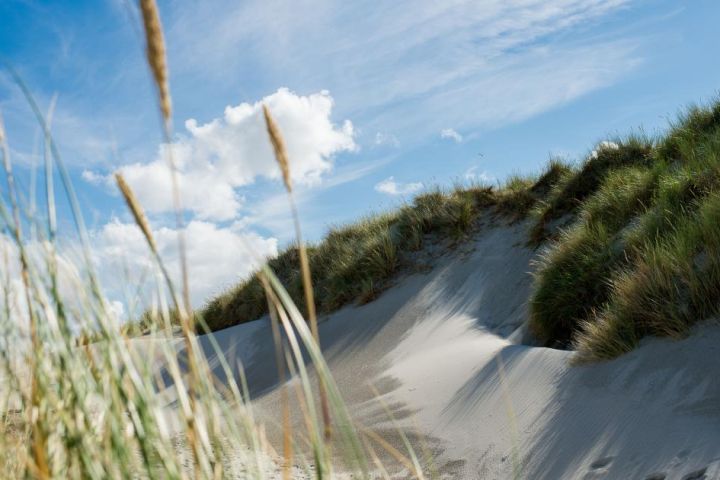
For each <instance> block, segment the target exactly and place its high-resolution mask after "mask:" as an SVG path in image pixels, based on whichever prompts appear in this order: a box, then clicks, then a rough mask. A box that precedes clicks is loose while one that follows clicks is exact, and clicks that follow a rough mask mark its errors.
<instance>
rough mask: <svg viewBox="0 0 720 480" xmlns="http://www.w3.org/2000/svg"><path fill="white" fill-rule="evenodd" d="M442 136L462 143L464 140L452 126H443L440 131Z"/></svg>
mask: <svg viewBox="0 0 720 480" xmlns="http://www.w3.org/2000/svg"><path fill="white" fill-rule="evenodd" d="M440 138H446V139H450V140H453V141H454V142H455V143H460V142H462V140H463V137H462V135H460V134H459V133H458V132H456V131H455V130H453V129H452V128H443V129H442V130H441V131H440Z"/></svg>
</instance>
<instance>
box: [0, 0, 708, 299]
mask: <svg viewBox="0 0 720 480" xmlns="http://www.w3.org/2000/svg"><path fill="white" fill-rule="evenodd" d="M159 3H160V9H161V15H162V19H163V23H164V26H165V30H166V41H167V44H168V61H169V66H170V86H171V90H172V97H173V105H174V112H173V122H174V127H175V128H174V130H175V135H176V136H175V137H174V139H173V146H172V147H171V148H173V149H176V150H173V151H177V153H176V155H178V156H179V157H180V161H181V164H182V167H181V170H182V174H183V176H182V179H183V181H184V183H183V194H184V196H185V205H186V206H187V207H188V210H187V212H186V220H187V221H188V222H189V226H188V237H189V242H190V243H191V246H190V249H191V251H190V254H189V258H190V261H191V274H192V276H193V279H194V282H195V288H194V292H195V293H194V295H193V298H194V301H195V303H197V304H200V303H202V301H203V299H204V298H206V297H207V296H208V295H210V294H213V293H216V292H218V291H220V290H222V288H223V287H226V286H228V285H230V284H231V283H233V282H234V281H235V280H237V278H239V277H241V276H243V275H245V274H247V272H248V271H250V269H252V268H253V266H254V265H255V264H256V261H257V258H256V256H257V255H265V254H271V253H273V252H274V251H275V249H276V248H281V247H282V246H283V245H285V244H287V242H288V241H290V240H291V238H292V230H291V226H292V225H291V222H290V218H289V216H288V211H287V208H286V206H287V203H286V199H285V197H284V194H283V189H282V185H281V183H280V182H279V178H278V173H277V170H276V168H275V165H274V163H273V162H272V159H271V158H270V150H269V146H268V145H267V139H266V138H265V136H264V132H263V130H262V128H261V126H262V125H261V123H260V122H259V115H258V112H259V105H260V102H262V101H265V102H266V103H268V105H270V106H271V108H272V109H273V111H274V112H276V116H277V117H278V122H279V123H280V126H281V128H282V129H283V131H284V132H285V134H286V137H287V139H286V140H287V143H288V145H289V148H290V153H291V162H292V163H293V168H294V172H293V173H294V176H295V178H296V180H297V181H296V183H297V194H298V200H299V206H300V211H301V214H302V219H303V225H304V228H305V233H306V236H307V237H308V238H310V239H312V240H316V239H318V238H320V237H321V236H322V235H323V233H324V232H325V231H326V230H327V228H328V227H329V226H331V225H335V224H339V223H343V222H347V221H351V220H353V219H355V218H358V217H359V216H361V215H363V214H366V213H369V212H373V211H378V210H383V209H387V208H390V207H392V206H395V205H398V204H400V203H402V202H403V201H406V200H407V199H409V198H411V196H412V194H413V193H414V192H416V191H421V190H422V188H427V187H428V186H431V185H434V184H441V185H448V184H450V183H452V182H453V181H457V180H462V179H465V178H467V177H473V176H474V178H484V179H487V180H488V181H492V182H495V181H498V180H502V178H504V177H505V176H506V175H508V174H509V173H512V172H528V173H530V172H534V171H537V170H539V169H540V168H541V167H542V165H543V163H544V162H545V161H546V160H547V159H548V157H549V156H550V155H559V156H563V157H565V158H566V159H568V160H575V161H576V160H581V159H582V157H583V156H584V155H586V154H587V152H589V151H590V150H591V149H592V147H593V145H594V144H595V143H597V142H598V141H601V140H604V139H607V138H611V137H613V136H615V135H618V134H620V135H622V134H625V133H629V132H630V131H632V130H633V129H636V130H637V129H639V128H643V129H644V130H645V131H646V132H647V133H649V134H657V133H660V132H662V130H663V129H664V128H666V127H667V125H668V122H669V121H670V120H672V119H673V118H674V117H675V116H676V114H677V113H678V111H680V109H681V108H682V107H683V106H686V105H688V104H690V103H693V102H696V103H697V102H707V101H710V100H712V99H713V98H714V97H715V95H716V93H717V88H718V85H719V80H720V65H719V64H718V62H717V61H715V60H714V58H713V47H714V46H715V45H718V44H719V43H720V42H719V41H720V31H718V29H717V27H716V21H717V19H718V18H720V17H719V16H718V14H720V3H718V2H716V1H712V0H695V1H692V2H677V1H667V0H657V1H647V0H645V1H643V0H637V1H633V0H512V1H501V0H482V1H480V0H476V1H464V0H448V1H445V2H436V1H431V0H417V1H414V2H362V1H353V2H348V1H337V0H310V1H295V2H291V1H285V0H247V1H242V2H237V1H229V0H204V1H195V0H193V1H191V0H182V1H181V0H175V1H160V2H159ZM0 45H1V47H0V54H1V55H2V56H3V57H4V58H5V59H7V60H8V61H9V62H10V63H11V64H12V65H13V66H14V67H15V68H16V69H17V70H18V71H19V72H20V74H21V75H22V76H23V78H24V79H25V81H26V82H27V84H28V85H29V86H30V88H31V89H32V90H33V92H34V94H35V95H36V96H37V98H38V101H39V103H40V105H41V107H42V108H43V109H47V108H48V106H49V104H50V102H51V99H52V98H53V96H56V97H57V106H56V109H55V113H54V117H53V132H54V134H55V137H56V139H57V142H58V145H59V146H60V149H61V151H62V153H63V155H64V157H65V161H66V163H67V164H68V166H69V168H70V171H71V174H72V177H73V179H74V181H75V186H76V188H77V190H78V193H79V195H80V197H81V199H82V201H83V204H84V207H85V215H86V220H87V223H88V225H89V228H90V233H91V238H92V239H93V242H94V245H95V246H96V257H97V261H98V264H99V265H100V268H101V270H103V272H104V275H105V277H106V278H109V279H112V278H113V277H115V276H116V274H114V273H113V272H116V271H117V270H118V269H119V268H120V267H121V266H122V267H127V266H128V265H130V267H132V268H130V269H129V270H131V271H138V270H142V269H143V268H145V267H146V266H147V263H146V260H142V261H140V260H138V258H141V257H142V258H144V257H143V255H142V248H143V246H142V241H141V239H140V238H139V237H138V232H137V231H136V230H135V229H134V227H133V226H132V225H131V221H130V218H129V217H128V215H127V213H126V210H125V208H124V206H123V205H122V203H121V201H120V199H119V197H118V196H117V194H116V192H115V189H114V187H113V185H112V182H111V181H110V179H109V175H110V174H112V172H114V171H116V170H118V169H121V170H123V171H124V173H125V174H126V176H127V177H128V179H129V181H130V182H131V184H132V185H133V187H135V189H136V191H137V193H138V195H139V196H140V198H141V199H142V200H143V203H144V204H145V206H146V208H147V209H148V211H149V213H150V218H151V221H152V223H153V225H154V227H155V228H156V229H157V235H158V237H159V238H160V239H161V240H160V243H161V247H163V250H164V252H165V253H166V255H168V257H169V258H170V262H171V267H172V266H173V264H172V262H173V260H172V258H173V257H174V256H175V255H176V251H175V250H174V247H173V245H174V242H173V238H174V234H175V231H174V226H173V225H174V224H173V222H172V221H171V215H170V209H169V199H168V198H167V195H166V192H167V188H168V184H167V176H166V172H165V171H164V170H163V169H162V166H163V165H164V164H163V162H162V157H161V155H160V153H159V152H160V143H161V135H160V129H159V121H158V114H157V110H156V108H155V104H154V98H153V89H152V85H151V82H150V77H149V75H148V73H147V70H146V66H145V63H144V57H143V43H142V38H141V36H140V27H139V23H138V16H137V11H136V7H135V2H134V1H133V0H104V1H101V0H92V1H90V0H88V1H63V2H59V1H55V2H50V1H45V2H43V1H32V0H6V1H4V2H2V4H0ZM226 107H227V108H226ZM0 109H1V110H2V114H3V116H4V119H5V125H6V130H7V133H8V139H9V142H10V146H11V149H12V150H11V151H12V155H13V159H14V161H15V162H16V165H17V168H18V169H19V172H20V178H21V180H22V181H23V183H24V185H25V190H29V183H30V178H31V176H32V171H33V169H34V168H35V167H34V165H38V164H39V163H38V162H39V161H40V160H41V159H40V157H39V156H38V155H37V152H39V151H41V148H40V145H39V143H38V140H37V138H38V137H37V127H36V125H35V123H34V122H33V119H32V117H31V115H30V112H29V109H28V107H27V105H26V104H25V103H24V101H23V99H22V97H21V95H20V92H19V91H18V89H17V88H16V87H15V86H14V85H13V84H12V82H10V80H9V78H8V77H7V76H6V75H2V76H0ZM189 119H193V121H191V122H189V123H188V120H189ZM38 191H40V190H38ZM61 214H62V215H63V217H62V218H61V227H62V229H63V232H64V234H65V235H66V236H68V238H69V237H70V236H71V225H70V221H69V217H67V213H66V211H65V209H61ZM38 215H40V216H42V212H40V213H39V214H38ZM246 246H247V247H249V249H251V250H253V251H254V252H255V253H254V254H251V253H248V252H247V251H246ZM135 275H137V273H135ZM108 288H109V290H110V292H111V293H110V295H111V297H115V298H116V299H118V300H122V299H121V298H120V297H121V296H122V294H121V292H120V290H119V288H118V287H112V286H110V287H108Z"/></svg>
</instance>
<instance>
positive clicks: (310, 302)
mask: <svg viewBox="0 0 720 480" xmlns="http://www.w3.org/2000/svg"><path fill="white" fill-rule="evenodd" d="M263 115H264V116H265V126H266V127H267V132H268V136H269V137H270V143H272V146H273V151H274V152H275V159H276V160H277V162H278V165H279V166H280V171H281V172H282V176H283V181H284V182H285V188H286V189H287V191H288V197H289V199H290V208H291V210H292V215H293V220H294V222H295V236H296V237H297V243H298V251H299V253H300V271H301V273H302V281H303V290H304V291H305V304H306V306H307V312H308V321H309V323H310V330H311V331H312V334H313V337H314V338H315V342H316V343H317V344H318V348H319V347H320V332H319V330H318V326H317V313H316V311H315V295H314V292H313V286H312V276H311V274H310V261H309V260H308V255H307V249H306V248H305V244H304V243H303V241H302V232H301V231H300V217H299V216H298V212H297V207H296V206H295V200H294V198H293V192H292V180H291V178H290V165H289V163H288V154H287V148H286V147H285V140H283V136H282V134H281V133H280V128H279V127H278V125H277V123H276V122H275V119H274V118H273V116H272V114H271V113H270V109H268V107H267V105H264V104H263ZM319 390H320V403H321V408H322V415H323V423H324V426H325V438H326V439H329V438H330V436H331V433H332V430H331V428H330V406H329V404H328V399H327V392H326V390H325V385H324V384H323V380H322V377H320V378H319Z"/></svg>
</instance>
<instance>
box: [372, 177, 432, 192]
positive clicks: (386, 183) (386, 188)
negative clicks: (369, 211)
mask: <svg viewBox="0 0 720 480" xmlns="http://www.w3.org/2000/svg"><path fill="white" fill-rule="evenodd" d="M421 188H423V184H422V183H420V182H412V183H398V182H396V181H395V177H388V178H386V179H385V180H383V181H382V182H379V183H378V184H377V185H375V190H376V191H378V192H380V193H385V194H387V195H410V194H412V193H415V192H417V191H418V190H420V189H421Z"/></svg>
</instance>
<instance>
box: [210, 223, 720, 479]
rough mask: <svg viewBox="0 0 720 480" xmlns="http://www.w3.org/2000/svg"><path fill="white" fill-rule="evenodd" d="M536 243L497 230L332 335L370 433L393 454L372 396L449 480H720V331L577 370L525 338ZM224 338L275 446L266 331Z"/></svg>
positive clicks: (338, 367)
mask: <svg viewBox="0 0 720 480" xmlns="http://www.w3.org/2000/svg"><path fill="white" fill-rule="evenodd" d="M525 228H526V226H525V225H523V224H518V225H514V226H495V227H492V228H490V227H488V228H486V229H485V232H484V233H482V234H480V235H479V236H478V237H477V238H475V239H474V240H473V241H472V242H468V243H466V244H462V245H461V246H459V247H458V248H456V249H454V250H453V251H452V253H448V254H445V255H438V256H437V257H436V258H433V259H430V260H429V261H430V263H431V265H432V268H431V269H429V271H427V272H425V273H414V274H407V275H405V276H403V277H402V278H399V279H398V280H397V281H396V284H395V285H394V286H392V287H391V288H389V289H388V290H387V291H386V292H384V293H383V294H382V295H381V296H380V297H379V298H378V299H377V300H375V301H373V302H371V303H369V304H367V305H363V306H352V307H347V308H344V309H342V310H340V311H338V312H336V313H334V314H332V315H330V316H329V317H327V318H325V319H323V323H322V324H321V327H320V334H321V339H322V346H323V349H324V351H325V353H326V355H327V359H328V363H329V365H330V367H331V369H332V371H333V374H334V376H335V379H336V381H337V383H338V385H339V387H340V389H341V391H342V393H343V395H344V397H345V399H346V401H347V403H348V404H349V405H350V410H351V411H352V412H353V415H354V417H355V419H356V420H357V422H358V423H360V424H362V425H365V426H368V427H371V428H374V429H376V430H377V431H381V432H385V433H386V434H387V435H388V438H391V434H390V433H388V432H391V431H392V430H393V429H394V427H393V425H392V424H391V423H390V422H389V421H388V419H387V415H386V414H385V413H384V411H383V409H382V406H381V404H380V402H379V401H378V398H376V394H375V393H374V391H373V389H372V388H371V386H373V387H374V388H376V389H377V391H378V392H379V393H380V399H381V400H382V402H383V403H385V404H386V405H388V406H389V407H390V409H391V411H392V412H393V414H394V416H395V417H396V418H397V419H398V422H399V424H400V425H402V427H403V428H404V429H406V430H407V431H409V432H413V435H412V438H413V439H414V442H415V443H416V444H417V445H420V446H425V447H427V448H429V449H430V450H431V451H432V452H433V453H434V454H435V456H436V462H435V465H436V467H437V468H438V470H439V471H440V473H441V475H442V476H445V477H450V478H489V479H505V478H513V477H514V476H516V477H517V478H531V479H561V478H569V479H575V478H577V479H594V478H615V479H619V478H637V479H647V480H650V479H663V478H667V479H675V478H677V479H696V478H697V479H699V478H720V377H718V376H717V375H716V373H717V372H719V371H720V355H719V354H720V328H718V327H717V326H715V325H709V324H705V325H703V326H702V327H700V328H698V329H696V331H695V332H694V334H693V335H692V336H691V337H690V338H687V339H685V340H681V341H671V340H657V339H653V340H650V341H646V342H645V343H644V345H643V346H642V347H641V348H639V349H638V350H636V351H634V352H632V353H631V354H628V355H626V356H624V357H622V358H620V359H618V360H615V361H612V362H607V363H603V364H595V365H591V366H581V367H577V366H571V365H569V360H570V359H571V357H572V353H571V352H567V351H559V350H552V349H547V348H541V347H536V346H532V344H531V343H532V342H531V341H529V340H530V339H529V338H528V335H527V334H526V320H527V306H526V302H527V299H528V296H529V292H530V288H531V280H532V278H531V273H530V272H531V270H532V260H533V257H534V256H535V255H536V254H537V253H536V252H533V251H531V250H529V249H527V248H525V247H524V246H523V244H524V242H523V240H524V238H526V236H525V235H526V232H525ZM216 338H217V340H218V341H219V343H220V345H221V347H222V349H223V350H224V352H225V354H226V355H227V357H228V358H229V360H230V363H231V364H236V363H237V362H238V361H239V362H242V364H243V365H244V368H245V370H246V372H247V376H248V381H249V385H250V389H251V392H252V395H253V397H254V399H255V405H256V408H257V412H258V415H259V417H260V418H263V419H265V420H266V421H267V422H268V425H269V427H268V428H269V429H270V434H271V438H272V435H273V427H272V424H273V423H274V422H276V419H277V418H278V416H279V415H278V412H279V395H278V382H277V375H276V367H275V363H274V350H273V345H272V340H271V336H270V329H269V325H268V322H267V320H260V321H257V322H251V323H248V324H244V325H239V326H236V327H232V328H228V329H226V330H223V331H220V332H217V333H216ZM201 341H202V342H203V345H205V346H206V347H207V345H208V343H207V339H202V340H201ZM208 352H210V349H209V348H208ZM208 355H209V357H210V359H211V360H212V357H213V355H212V354H210V353H209V354H208ZM218 374H219V376H221V377H222V374H221V372H219V371H218ZM296 415H297V412H296ZM296 420H297V421H300V419H299V418H296ZM391 441H392V438H391Z"/></svg>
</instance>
